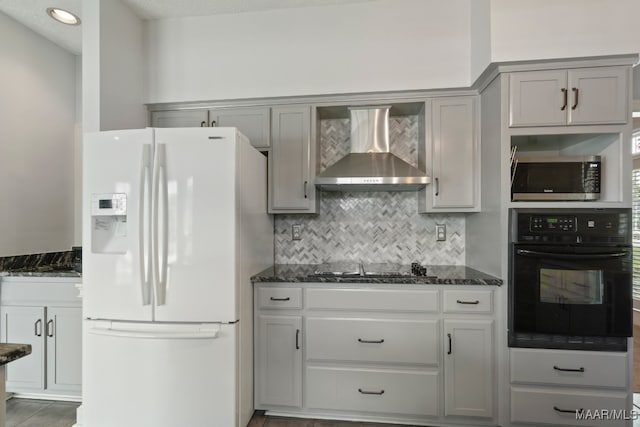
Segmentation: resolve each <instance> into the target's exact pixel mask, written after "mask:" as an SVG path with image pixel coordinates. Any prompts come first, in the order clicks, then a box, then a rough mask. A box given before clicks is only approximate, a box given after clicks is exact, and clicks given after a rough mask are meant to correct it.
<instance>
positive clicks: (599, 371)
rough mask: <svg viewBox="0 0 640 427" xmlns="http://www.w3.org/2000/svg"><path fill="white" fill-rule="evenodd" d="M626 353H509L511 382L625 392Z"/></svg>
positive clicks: (554, 351)
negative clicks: (589, 387) (610, 389)
mask: <svg viewBox="0 0 640 427" xmlns="http://www.w3.org/2000/svg"><path fill="white" fill-rule="evenodd" d="M627 381H628V375H627V355H626V353H611V352H599V351H598V352H588V351H571V350H541V349H511V382H514V383H534V384H558V385H571V386H573V385H575V386H596V387H619V388H626V387H627Z"/></svg>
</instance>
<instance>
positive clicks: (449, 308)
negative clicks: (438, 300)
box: [443, 289, 493, 313]
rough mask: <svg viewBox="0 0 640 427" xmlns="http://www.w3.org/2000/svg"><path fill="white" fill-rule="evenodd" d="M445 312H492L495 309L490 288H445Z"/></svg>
mask: <svg viewBox="0 0 640 427" xmlns="http://www.w3.org/2000/svg"><path fill="white" fill-rule="evenodd" d="M443 292H444V298H443V299H444V312H445V313H491V312H492V311H493V301H492V294H493V291H490V290H467V289H460V290H455V289H454V290H445V291H443Z"/></svg>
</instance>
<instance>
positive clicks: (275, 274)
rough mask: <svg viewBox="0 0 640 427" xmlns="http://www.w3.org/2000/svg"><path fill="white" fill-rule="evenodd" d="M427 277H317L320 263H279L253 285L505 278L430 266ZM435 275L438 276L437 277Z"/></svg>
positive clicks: (459, 282)
mask: <svg viewBox="0 0 640 427" xmlns="http://www.w3.org/2000/svg"><path fill="white" fill-rule="evenodd" d="M426 267H427V275H428V276H426V277H421V276H405V277H366V276H358V277H327V276H317V275H314V272H315V271H316V270H317V268H318V265H317V264H275V265H273V266H271V267H269V268H267V269H266V270H264V271H261V272H260V273H258V274H256V275H254V276H253V277H251V281H252V282H253V283H269V282H271V283H278V282H283V283H284V282H294V283H296V282H297V283H300V282H305V283H352V284H357V283H363V284H364V283H375V284H407V285H483V286H488V285H490V286H502V279H499V278H497V277H494V276H490V275H488V274H486V273H483V272H481V271H478V270H475V269H473V268H470V267H466V266H463V265H428V266H426ZM434 276H435V277H434Z"/></svg>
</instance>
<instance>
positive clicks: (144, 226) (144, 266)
mask: <svg viewBox="0 0 640 427" xmlns="http://www.w3.org/2000/svg"><path fill="white" fill-rule="evenodd" d="M150 174H151V145H150V144H144V145H143V146H142V167H141V170H140V208H139V209H140V212H139V224H140V234H139V236H138V244H139V247H140V251H139V253H140V290H141V292H142V305H149V304H151V289H150V287H151V284H150V279H151V257H150V256H149V253H148V252H147V250H148V249H150V247H151V232H150V230H149V225H150V224H148V223H147V221H146V219H147V218H149V202H150V199H149V196H150V195H151V191H150V189H149V186H150V184H151V177H150Z"/></svg>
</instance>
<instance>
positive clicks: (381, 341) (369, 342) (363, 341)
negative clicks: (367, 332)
mask: <svg viewBox="0 0 640 427" xmlns="http://www.w3.org/2000/svg"><path fill="white" fill-rule="evenodd" d="M358 342H361V343H363V344H382V343H383V342H384V340H383V339H382V340H363V339H362V338H358Z"/></svg>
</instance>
